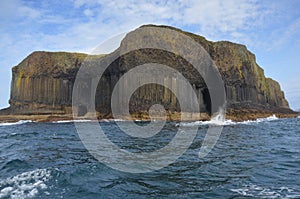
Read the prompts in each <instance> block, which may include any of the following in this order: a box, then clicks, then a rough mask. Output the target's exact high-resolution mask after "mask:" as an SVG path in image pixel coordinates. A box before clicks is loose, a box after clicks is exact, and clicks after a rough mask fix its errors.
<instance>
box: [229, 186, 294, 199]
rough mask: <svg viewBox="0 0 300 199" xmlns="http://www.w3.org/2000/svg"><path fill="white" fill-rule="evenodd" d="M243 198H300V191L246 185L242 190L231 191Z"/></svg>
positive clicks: (287, 188) (288, 188)
mask: <svg viewBox="0 0 300 199" xmlns="http://www.w3.org/2000/svg"><path fill="white" fill-rule="evenodd" d="M230 191H232V192H235V193H238V194H240V195H242V196H252V197H257V196H259V197H262V198H298V197H299V191H297V190H295V189H292V188H290V187H263V186H258V185H254V184H249V185H244V186H242V187H241V188H237V189H230Z"/></svg>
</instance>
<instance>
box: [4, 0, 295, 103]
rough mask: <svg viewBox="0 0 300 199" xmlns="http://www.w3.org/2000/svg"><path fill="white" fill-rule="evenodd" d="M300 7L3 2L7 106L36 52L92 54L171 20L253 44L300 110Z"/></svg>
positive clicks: (233, 1)
mask: <svg viewBox="0 0 300 199" xmlns="http://www.w3.org/2000/svg"><path fill="white" fill-rule="evenodd" d="M299 10H300V1H299V0H289V1H282V0H272V1H271V0H269V1H267V0H266V1H260V0H226V1H224V0H209V1H208V0H169V1H162V0H161V1H159V0H155V1H150V0H118V1H116V0H115V1H114V0H64V1H61V0H52V1H48V0H1V2H0V79H1V83H0V93H1V96H0V108H4V107H7V106H9V104H8V100H9V96H10V81H11V68H12V66H15V65H17V64H18V63H20V62H21V61H22V60H23V59H24V58H25V57H26V56H28V55H29V54H30V53H31V52H33V51H70V52H85V53H89V52H92V50H93V49H94V48H95V47H96V46H98V45H99V44H101V43H102V42H104V41H106V40H107V39H109V38H112V37H114V36H116V35H119V34H121V33H124V32H125V33H126V32H128V31H131V30H134V29H135V28H138V27H139V26H141V25H143V24H163V25H170V26H175V27H177V28H180V29H182V30H185V31H189V32H193V33H196V34H200V35H202V36H204V37H206V38H207V39H209V40H211V41H219V40H229V41H232V42H236V43H242V44H245V45H246V46H247V48H248V49H249V50H250V51H251V52H253V53H254V54H255V55H256V60H257V63H258V64H259V65H260V66H261V67H262V68H263V69H264V71H265V75H266V76H268V77H271V78H273V79H275V80H277V81H278V82H279V83H280V85H281V87H282V89H283V90H284V92H285V94H286V98H287V99H288V101H289V103H290V106H291V108H293V109H300V11H299Z"/></svg>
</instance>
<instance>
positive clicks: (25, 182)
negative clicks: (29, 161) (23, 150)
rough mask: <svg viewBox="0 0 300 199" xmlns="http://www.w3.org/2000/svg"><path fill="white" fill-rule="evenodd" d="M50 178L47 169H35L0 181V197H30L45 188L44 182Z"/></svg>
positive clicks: (20, 198) (19, 198)
mask: <svg viewBox="0 0 300 199" xmlns="http://www.w3.org/2000/svg"><path fill="white" fill-rule="evenodd" d="M50 178H51V172H50V170H47V169H36V170H33V171H29V172H24V173H21V174H18V175H16V176H13V177H10V178H7V179H5V180H2V181H0V187H1V190H0V198H7V197H10V198H13V199H14V198H18V199H22V198H32V197H34V196H36V195H37V194H38V193H39V191H40V190H43V189H46V188H47V185H46V182H47V181H48V180H49V179H50Z"/></svg>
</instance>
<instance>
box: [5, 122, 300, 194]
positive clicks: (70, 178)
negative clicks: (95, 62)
mask: <svg viewBox="0 0 300 199" xmlns="http://www.w3.org/2000/svg"><path fill="white" fill-rule="evenodd" d="M82 122H86V123H89V122H90V121H82ZM136 123H140V124H139V125H143V122H142V121H140V122H138V121H137V122H136ZM123 124H124V125H125V126H126V121H123ZM97 125H98V124H97ZM99 125H101V126H103V128H105V129H106V130H107V131H106V132H105V133H107V136H108V137H109V138H110V139H114V140H115V142H119V143H121V144H122V143H124V142H125V141H127V142H128V143H125V144H124V146H125V148H124V147H123V148H124V149H126V146H127V147H133V146H135V145H136V143H134V140H133V139H128V140H124V139H122V136H120V132H118V131H121V130H120V129H119V128H117V124H116V122H115V121H102V122H99ZM184 125H185V126H194V125H197V126H198V132H197V135H196V137H195V139H194V140H193V143H192V144H191V145H190V147H189V148H188V149H187V151H186V152H185V153H184V154H183V155H182V156H181V157H180V158H178V159H177V160H176V161H175V162H174V163H172V164H170V165H168V166H166V167H164V168H162V169H159V170H155V171H151V172H147V173H126V172H122V171H119V170H115V169H112V168H110V167H109V166H107V165H105V164H103V163H101V162H99V161H98V160H97V159H95V158H94V157H93V156H92V155H91V154H90V153H89V151H88V150H87V149H86V148H85V147H84V145H83V143H82V142H81V140H80V138H79V135H78V133H77V131H76V128H75V125H74V122H73V121H61V122H51V123H50V122H49V123H38V122H32V121H19V122H16V123H1V124H0V198H1V199H2V198H3V199H4V198H17V199H20V198H76V199H77V198H122V199H126V198H300V118H292V119H278V118H276V117H275V116H272V117H269V118H264V119H258V120H255V121H244V122H232V121H225V122H224V123H223V124H222V125H224V127H223V131H222V133H221V136H220V138H219V140H218V142H217V143H216V145H215V147H214V148H213V149H212V150H211V152H210V153H209V154H208V155H207V156H206V157H204V158H199V157H198V155H197V154H198V152H199V149H200V148H201V145H202V143H203V139H204V136H205V134H206V132H207V129H208V127H209V125H210V122H200V121H199V122H185V123H184ZM177 126H178V123H177V122H167V123H166V124H165V126H164V127H163V129H164V133H165V134H167V135H173V134H174V133H175V132H176V128H177ZM171 138H172V136H171ZM158 141H159V144H167V143H168V142H169V141H170V136H162V137H161V138H160V139H159V140H158ZM140 147H142V145H140ZM147 147H148V149H149V147H150V148H151V147H152V148H153V150H155V149H156V147H157V145H156V144H155V143H152V142H151V143H149V144H147ZM110 155H111V156H113V154H110ZM111 158H114V157H111ZM153 161H155V160H153Z"/></svg>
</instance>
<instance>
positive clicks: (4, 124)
mask: <svg viewBox="0 0 300 199" xmlns="http://www.w3.org/2000/svg"><path fill="white" fill-rule="evenodd" d="M30 122H32V121H31V120H20V121H18V122H6V123H0V126H12V125H20V124H26V123H30Z"/></svg>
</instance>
